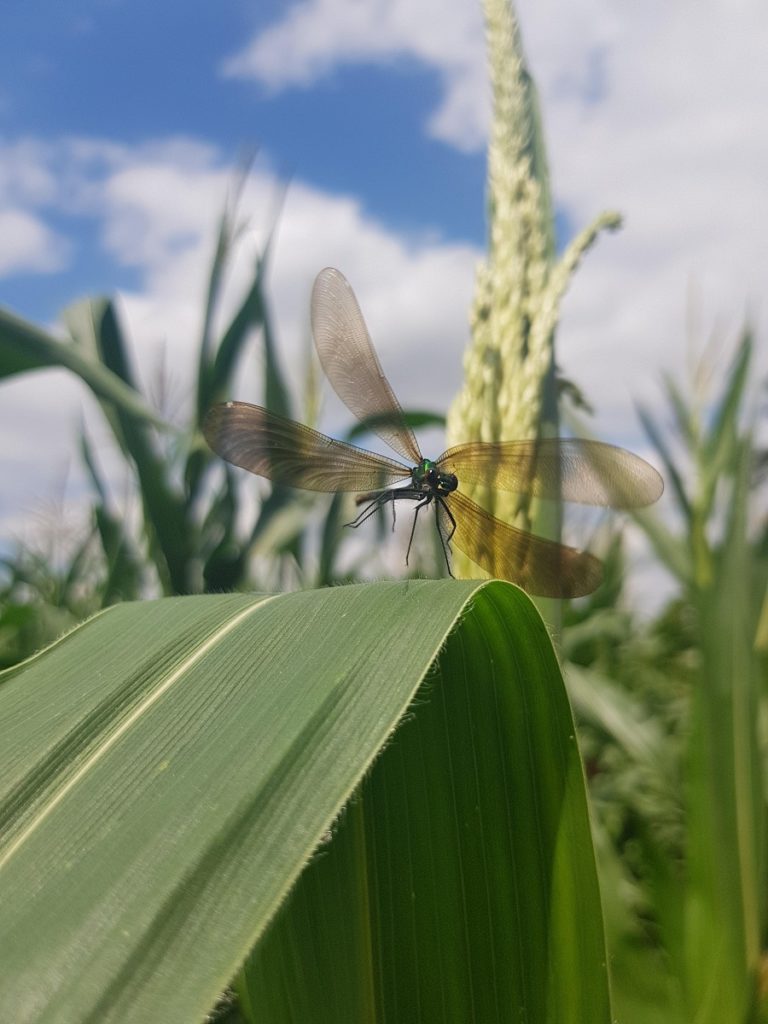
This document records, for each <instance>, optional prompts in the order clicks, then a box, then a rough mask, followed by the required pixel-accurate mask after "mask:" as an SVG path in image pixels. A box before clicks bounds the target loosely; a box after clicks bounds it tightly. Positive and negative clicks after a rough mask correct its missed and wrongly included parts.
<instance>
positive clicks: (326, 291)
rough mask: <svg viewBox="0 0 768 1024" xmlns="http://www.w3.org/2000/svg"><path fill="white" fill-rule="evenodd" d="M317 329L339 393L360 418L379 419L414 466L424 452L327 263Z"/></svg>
mask: <svg viewBox="0 0 768 1024" xmlns="http://www.w3.org/2000/svg"><path fill="white" fill-rule="evenodd" d="M311 312H312V334H313V335H314V338H315V346H316V348H317V354H318V355H319V357H320V363H321V364H322V367H323V370H324V371H325V375H326V377H327V378H328V380H329V381H330V382H331V384H332V385H333V389H334V391H335V392H336V394H337V395H338V396H339V398H340V399H341V400H342V402H344V404H345V405H346V407H347V408H348V409H350V410H351V411H352V412H353V413H354V414H355V416H357V418H358V419H359V420H367V419H369V418H371V419H374V420H375V421H376V422H375V424H374V425H373V426H372V428H371V429H372V430H374V431H375V432H376V433H377V434H378V435H379V437H380V438H382V440H384V441H386V442H387V444H388V445H389V446H390V447H391V448H393V449H394V450H395V451H396V452H399V453H400V455H402V456H403V458H405V459H409V460H410V463H411V465H412V466H415V465H416V464H417V463H418V462H420V461H421V451H420V450H419V446H418V444H417V442H416V438H415V436H414V434H413V431H412V430H411V428H410V427H409V426H408V425H407V424H406V422H405V416H404V415H403V410H402V407H401V405H400V403H399V402H398V400H397V398H396V397H395V393H394V391H393V390H392V388H391V387H390V384H389V381H388V380H387V378H386V377H385V376H384V371H383V370H382V368H381V363H380V362H379V357H378V356H377V355H376V350H375V349H374V347H373V342H372V341H371V338H370V335H369V334H368V328H367V327H366V326H365V321H364V320H363V314H362V313H361V312H360V307H359V306H358V304H357V299H356V298H355V293H354V292H353V291H352V289H351V287H350V286H349V283H348V282H347V279H346V278H345V277H344V275H343V274H342V273H341V272H340V271H338V270H334V269H333V268H332V267H326V268H325V270H321V271H320V273H319V274H318V275H317V277H316V279H315V284H314V287H313V289H312V309H311Z"/></svg>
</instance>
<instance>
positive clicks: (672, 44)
mask: <svg viewBox="0 0 768 1024" xmlns="http://www.w3.org/2000/svg"><path fill="white" fill-rule="evenodd" d="M517 7H518V10H519V13H520V19H521V23H522V30H523V38H524V45H525V49H526V53H527V55H528V58H529V63H530V66H531V69H532V71H533V74H534V77H535V80H536V82H537V85H538V87H539V91H540V94H541V100H542V107H543V115H544V125H545V133H546V137H547V143H548V148H549V157H550V167H551V169H552V176H553V183H554V192H555V197H556V200H557V203H558V205H559V206H560V207H561V208H563V209H564V210H565V211H566V212H567V214H568V216H569V219H570V220H571V222H572V223H573V224H574V226H575V227H576V228H579V227H582V226H583V225H584V224H585V223H587V222H588V221H589V220H591V218H592V217H593V216H594V215H595V213H597V212H598V211H599V210H601V209H604V208H606V207H610V208H616V209H618V210H620V211H621V212H622V213H623V214H624V215H625V218H626V227H625V228H624V230H623V232H622V233H621V234H620V235H619V236H614V237H611V238H604V239H602V240H601V241H600V243H599V244H598V246H597V247H596V249H595V250H594V251H593V252H592V253H590V254H589V256H588V258H587V259H586V260H585V262H584V264H583V266H582V268H581V269H580V270H579V272H578V275H577V277H576V279H575V281H574V283H573V287H572V290H571V293H570V294H569V295H568V297H567V299H566V302H565V304H564V310H563V312H564V317H563V323H562V327H561V331H560V336H559V351H560V358H561V361H562V362H563V364H564V365H565V368H566V370H567V371H568V372H569V373H571V374H572V375H573V376H574V377H575V378H576V379H577V380H579V381H580V382H581V383H582V384H583V385H584V387H585V389H586V390H587V392H588V393H589V394H590V395H591V396H592V397H593V398H594V400H595V402H596V403H597V404H598V407H599V409H600V411H601V412H602V414H603V420H602V424H601V425H602V427H603V429H606V430H607V431H608V432H609V433H613V432H615V431H616V430H617V429H622V424H624V425H626V419H627V410H628V409H629V408H630V406H631V402H632V398H633V396H634V395H637V393H638V392H641V393H644V394H645V395H646V396H648V395H650V394H652V392H653V383H654V379H655V374H656V373H658V370H659V368H660V367H662V366H666V367H667V368H670V369H672V370H673V371H679V370H680V369H681V368H682V365H683V355H684V353H685V350H686V343H687V340H688V339H687V338H686V320H687V317H688V316H689V313H690V312H691V310H690V309H689V303H690V302H693V303H694V304H695V311H696V312H697V314H698V321H699V323H701V324H702V325H703V329H704V331H705V333H706V334H708V333H709V330H710V328H711V326H712V325H713V324H714V323H717V324H718V325H719V326H720V328H721V330H722V333H723V335H724V336H725V337H733V336H734V335H735V334H736V332H737V330H738V328H739V326H740V324H741V322H742V320H743V318H744V316H745V315H746V312H747V311H749V312H750V313H751V315H752V316H753V317H757V318H758V320H759V318H760V316H761V315H762V316H763V317H764V315H765V313H764V307H763V306H761V301H762V296H763V295H765V294H766V292H768V260H766V258H765V255H766V241H765V236H766V229H768V190H766V188H765V182H766V181H767V180H768V132H766V131H765V129H764V124H765V97H766V96H767V95H768V61H766V60H765V54H766V53H768V9H767V8H766V7H765V4H763V3H762V2H761V0H741V2H740V3H737V4H734V3H731V2H726V0H714V2H712V3H710V4H708V5H707V6H706V9H703V8H701V7H700V6H699V5H695V4H692V3H690V2H684V3H681V4H673V5H672V6H670V5H669V4H668V3H663V2H662V0H650V2H649V3H645V4H639V5H634V6H630V5H624V6H622V7H621V8H617V6H616V5H615V4H614V3H612V2H611V0H576V2H574V3H571V4H568V5H563V4H562V3H555V2H553V0H536V2H535V3H534V2H533V0H520V2H519V3H518V4H517ZM403 56H405V57H408V58H411V59H414V60H417V61H420V62H421V63H422V64H423V65H425V66H427V67H430V68H432V69H434V71H435V73H436V74H437V75H438V76H439V78H440V80H441V82H442V85H443V92H442V97H441V99H440V101H439V103H438V106H437V109H436V110H435V112H434V113H433V115H432V119H431V122H430V124H429V125H428V126H427V128H428V130H430V131H432V132H433V133H434V134H438V135H439V137H440V138H442V139H444V140H445V141H449V142H451V143H452V144H453V145H455V146H456V147H458V148H460V149H464V148H467V146H468V145H471V146H472V147H475V148H480V147H481V146H482V145H483V144H484V129H485V124H486V111H487V84H486V71H485V54H484V48H483V41H482V27H481V4H480V2H479V0H456V2H454V3H451V4H444V3H439V4H434V3H432V0H394V2H390V3H382V2H380V0H304V2H301V3H298V4H294V5H292V6H290V7H289V8H288V9H287V12H286V13H285V14H284V15H283V17H282V18H281V19H279V20H278V21H276V22H275V23H274V24H273V25H272V26H270V27H268V28H267V29H266V30H264V31H262V32H261V33H260V34H259V35H257V36H256V37H255V38H254V39H253V40H252V41H251V42H250V43H249V44H248V45H247V46H246V47H244V48H243V50H242V51H241V52H240V53H239V54H237V55H236V56H235V57H233V58H231V59H230V61H229V62H228V64H227V71H228V73H230V74H237V75H240V76H250V77H253V78H254V79H256V80H257V81H259V82H261V83H262V84H263V85H265V86H267V87H269V88H271V89H275V90H277V89H285V88H289V87H291V86H304V87H306V86H308V85H310V84H312V83H313V82H315V81H316V80H318V79H319V78H320V77H322V76H324V75H328V74H330V73H331V72H332V71H333V69H334V68H335V67H337V66H340V65H343V64H348V63H351V62H357V63H365V62H373V61H375V62H377V63H382V62H384V61H390V62H393V63H394V62H396V60H397V59H398V58H400V57H403ZM690 296H693V299H691V298H690ZM702 340H703V339H702ZM763 368H765V363H763ZM624 429H626V426H624Z"/></svg>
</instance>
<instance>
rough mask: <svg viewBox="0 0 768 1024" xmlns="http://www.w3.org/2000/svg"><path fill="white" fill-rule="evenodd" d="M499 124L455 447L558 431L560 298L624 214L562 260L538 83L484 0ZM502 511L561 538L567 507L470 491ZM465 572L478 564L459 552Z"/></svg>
mask: <svg viewBox="0 0 768 1024" xmlns="http://www.w3.org/2000/svg"><path fill="white" fill-rule="evenodd" d="M484 8H485V18H486V26H487V37H488V52H489V62H490V75H491V83H492V87H493V100H494V103H493V122H492V127H491V139H490V146H489V153H488V206H489V220H490V225H489V228H490V230H489V243H488V250H489V251H488V258H487V261H486V262H485V263H483V264H482V265H481V266H480V267H479V269H478V273H477V285H476V292H475V299H474V303H473V307H472V312H471V332H472V338H471V342H470V345H469V348H468V350H467V352H466V354H465V356H464V387H463V390H462V391H461V392H460V393H459V395H458V396H457V398H456V399H455V400H454V402H453V404H452V406H451V409H450V412H449V414H448V421H447V432H448V443H449V445H452V444H459V443H461V442H464V441H503V440H517V439H524V438H532V437H543V436H554V435H556V434H557V432H558V409H557V380H556V370H555V355H554V332H555V327H556V326H557V321H558V317H559V308H560V301H561V299H562V296H563V293H564V292H565V289H566V287H567V285H568V282H569V280H570V277H571V275H572V273H573V272H574V270H575V269H576V266H577V265H578V263H579V260H580V259H581V257H582V255H583V254H584V253H585V251H586V250H587V249H588V248H589V247H590V245H591V244H592V243H593V242H594V241H595V239H596V238H597V236H598V234H599V233H600V231H602V230H603V229H604V228H617V227H618V226H619V224H620V218H619V216H618V214H616V213H610V212H609V213H602V214H600V216H599V217H597V218H596V219H595V221H594V222H593V223H592V224H591V225H590V226H589V227H587V228H585V229H584V230H583V231H582V232H581V233H580V234H579V235H577V236H576V238H574V239H573V240H572V241H571V243H570V245H569V246H568V247H567V248H566V250H565V252H564V253H563V254H562V255H561V256H560V257H559V258H556V252H555V238H554V219H553V214H552V199H551V195H550V189H549V175H548V172H547V163H546V156H545V152H544V143H543V137H542V130H541V122H540V117H539V109H538V101H537V96H536V88H535V86H534V83H533V80H532V79H531V76H530V73H529V71H528V69H527V67H526V63H525V58H524V55H523V49H522V43H521V39H520V32H519V28H518V24H517V19H516V17H515V13H514V10H513V8H512V5H511V3H510V2H509V0H484ZM469 494H470V497H472V498H474V499H475V500H476V501H478V502H479V503H480V504H482V505H483V506H484V507H485V508H487V509H488V510H489V511H491V512H493V513H494V515H497V516H499V517H500V518H501V519H503V520H505V521H507V522H511V523H514V524H515V525H517V526H520V527H523V528H525V529H530V528H531V527H533V528H534V529H535V530H536V531H537V532H539V533H542V534H544V535H546V536H549V537H552V538H553V539H554V538H557V537H559V534H560V522H559V519H560V516H559V511H558V510H557V509H556V508H553V507H552V503H549V505H550V507H549V508H547V509H546V510H543V509H536V508H533V507H532V506H531V503H530V499H527V498H525V497H521V496H519V495H511V494H502V493H499V492H494V493H490V492H489V491H488V489H487V488H484V487H475V488H474V489H472V488H470V489H469ZM454 572H455V573H456V575H457V576H462V575H477V569H476V567H472V563H470V562H468V560H467V559H466V558H465V557H464V556H463V555H461V553H460V552H455V553H454Z"/></svg>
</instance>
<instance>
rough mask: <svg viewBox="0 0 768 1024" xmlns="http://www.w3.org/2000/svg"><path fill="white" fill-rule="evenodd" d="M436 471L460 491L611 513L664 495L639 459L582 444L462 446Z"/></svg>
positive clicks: (549, 441)
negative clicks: (480, 489) (479, 489)
mask: <svg viewBox="0 0 768 1024" xmlns="http://www.w3.org/2000/svg"><path fill="white" fill-rule="evenodd" d="M437 465H438V466H439V467H440V469H441V470H444V471H445V472H449V473H455V474H456V476H457V477H458V479H459V486H461V485H466V484H485V485H486V486H487V487H489V488H490V489H491V490H501V491H515V492H516V493H518V494H533V495H535V496H536V497H539V498H554V499H557V498H558V497H562V498H563V500H564V501H576V502H581V503H582V504H585V505H606V506H610V507H611V508H638V507H641V506H643V505H651V504H653V502H654V501H656V500H657V499H658V498H659V497H660V496H661V493H662V491H663V490H664V481H663V480H662V478H661V476H660V475H659V474H658V473H657V472H656V470H655V469H654V468H653V466H651V465H649V463H647V462H646V461H645V459H641V458H640V456H639V455H634V454H633V453H632V452H628V451H626V450H625V449H624V448H617V447H616V446H615V445H612V444H604V443H603V442H602V441H585V440H583V439H581V438H563V437H553V438H542V439H541V440H539V441H501V442H497V443H489V444H484V443H482V442H475V443H470V444H460V445H456V447H455V448H449V449H448V451H447V452H444V453H443V454H442V455H441V456H440V458H439V459H438V460H437Z"/></svg>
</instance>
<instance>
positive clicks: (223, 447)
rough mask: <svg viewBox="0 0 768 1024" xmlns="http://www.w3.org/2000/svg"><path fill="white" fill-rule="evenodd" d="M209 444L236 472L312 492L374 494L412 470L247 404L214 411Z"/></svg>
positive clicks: (207, 419)
mask: <svg viewBox="0 0 768 1024" xmlns="http://www.w3.org/2000/svg"><path fill="white" fill-rule="evenodd" d="M203 433H204V434H205V439H206V441H207V442H208V444H209V445H210V446H211V448H212V449H213V451H215V452H216V454H217V455H220V456H221V457H222V459H226V460H227V462H231V463H232V464H233V465H234V466H240V468H241V469H247V470H249V471H250V472H251V473H257V474H258V475H259V476H264V477H267V479H268V480H274V481H275V483H280V484H287V485H288V486H289V487H303V488H304V489H306V490H308V491H363V490H374V489H378V488H381V487H385V486H387V485H388V484H391V483H394V482H395V481H396V480H402V479H403V478H404V477H407V476H410V471H409V469H408V467H407V466H404V465H401V464H400V463H399V462H395V461H394V459H387V458H385V457H384V456H383V455H375V454H374V453H373V452H367V451H365V450H364V449H362V448H357V447H355V446H354V445H351V444H345V443H344V442H343V441H335V440H334V439H333V438H332V437H327V436H326V435H325V434H321V433H319V431H317V430H312V429H311V428H310V427H305V426H303V425H302V424H301V423H296V421H295V420H288V419H285V418H284V417H283V416H277V415H275V413H271V412H268V411H267V410H266V409H262V408H261V406H258V405H249V404H248V403H247V402H225V403H223V404H222V405H215V406H214V407H213V408H212V409H211V411H210V412H209V413H208V415H207V416H206V417H205V422H204V423H203Z"/></svg>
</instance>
